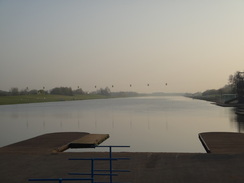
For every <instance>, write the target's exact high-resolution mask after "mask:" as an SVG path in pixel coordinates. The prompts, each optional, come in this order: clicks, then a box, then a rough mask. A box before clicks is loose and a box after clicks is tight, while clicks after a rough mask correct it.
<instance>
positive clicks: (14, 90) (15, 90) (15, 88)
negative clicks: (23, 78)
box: [10, 87, 19, 95]
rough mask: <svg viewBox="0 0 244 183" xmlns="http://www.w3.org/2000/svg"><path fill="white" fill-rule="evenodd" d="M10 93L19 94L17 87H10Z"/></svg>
mask: <svg viewBox="0 0 244 183" xmlns="http://www.w3.org/2000/svg"><path fill="white" fill-rule="evenodd" d="M10 93H11V95H19V89H18V88H17V87H13V88H11V89H10Z"/></svg>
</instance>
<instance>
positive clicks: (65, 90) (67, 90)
mask: <svg viewBox="0 0 244 183" xmlns="http://www.w3.org/2000/svg"><path fill="white" fill-rule="evenodd" d="M39 94H50V95H67V96H73V95H88V94H96V95H104V96H110V95H111V91H110V89H109V88H108V87H106V88H100V89H98V90H96V91H93V92H90V93H88V92H85V91H83V90H82V89H81V88H79V87H78V89H76V90H72V88H71V87H55V88H53V89H51V90H50V91H47V90H45V87H43V88H42V89H39V90H36V89H33V90H29V89H28V87H27V88H25V89H22V90H19V89H18V88H17V87H12V88H11V89H10V90H9V91H2V90H0V96H18V95H39Z"/></svg>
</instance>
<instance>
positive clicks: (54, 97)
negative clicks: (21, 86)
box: [0, 94, 108, 105]
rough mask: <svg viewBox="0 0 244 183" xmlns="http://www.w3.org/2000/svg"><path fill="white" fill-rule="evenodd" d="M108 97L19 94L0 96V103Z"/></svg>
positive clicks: (100, 97)
mask: <svg viewBox="0 0 244 183" xmlns="http://www.w3.org/2000/svg"><path fill="white" fill-rule="evenodd" d="M102 98H108V97H106V96H102V95H74V96H65V95H44V94H39V95H19V96H0V105H9V104H26V103H41V102H58V101H71V100H89V99H102Z"/></svg>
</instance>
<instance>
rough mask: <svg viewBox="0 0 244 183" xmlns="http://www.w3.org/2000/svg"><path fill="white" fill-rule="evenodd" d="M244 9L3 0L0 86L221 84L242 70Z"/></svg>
mask: <svg viewBox="0 0 244 183" xmlns="http://www.w3.org/2000/svg"><path fill="white" fill-rule="evenodd" d="M243 9H244V1H241V0H236V1H229V0H212V1H194V0H186V1H182V0H174V1H168V0H153V1H145V0H118V1H114V0H103V1H91V0H80V1H78V0H71V1H64V0H51V1H50V0H41V1H32V0H12V1H7V0H1V1H0V25H1V26H0V90H5V91H8V90H10V89H11V88H12V87H18V88H19V89H25V88H26V87H28V88H29V89H41V88H42V87H45V88H46V89H52V88H54V87H59V86H64V87H72V88H73V89H76V88H77V87H78V86H79V87H80V88H82V89H83V90H84V91H94V90H96V88H94V87H95V86H96V87H97V88H101V87H102V88H105V87H106V86H108V87H109V88H110V89H111V90H112V91H135V92H198V91H204V90H207V89H218V88H220V87H222V86H224V85H225V84H227V82H228V77H229V75H230V74H234V73H235V72H236V71H243V69H244V67H243V65H244V57H243V48H244V11H243ZM166 83H167V85H166ZM148 84H149V86H148ZM112 85H113V86H114V87H113V88H112V87H111V86H112ZM130 85H131V86H132V87H130Z"/></svg>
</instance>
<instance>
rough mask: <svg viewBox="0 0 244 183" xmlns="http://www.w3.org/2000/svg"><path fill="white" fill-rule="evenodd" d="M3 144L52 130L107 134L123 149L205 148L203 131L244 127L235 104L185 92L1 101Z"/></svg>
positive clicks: (0, 141)
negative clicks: (35, 101) (223, 104)
mask: <svg viewBox="0 0 244 183" xmlns="http://www.w3.org/2000/svg"><path fill="white" fill-rule="evenodd" d="M0 116H1V117H0V127H1V128H0V146H5V145H8V144H11V143H14V142H18V141H21V140H24V139H28V138H31V137H35V136H38V135H42V134H45V133H51V132H63V131H81V132H89V133H106V134H107V133H108V134H109V135H110V138H109V139H108V140H107V141H105V142H104V143H103V145H130V146H131V147H130V148H126V149H118V151H136V152H205V151H204V149H203V147H202V145H201V143H200V141H199V139H198V133H200V132H209V131H228V132H239V131H241V128H242V121H241V119H240V118H239V117H238V116H236V115H235V113H234V112H233V109H232V108H223V107H218V106H215V105H213V104H210V103H209V102H206V101H200V100H193V99H189V98H185V97H138V98H122V99H121V98H119V99H99V100H83V101H70V102H55V103H54V102H52V103H39V104H21V105H6V106H0Z"/></svg>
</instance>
